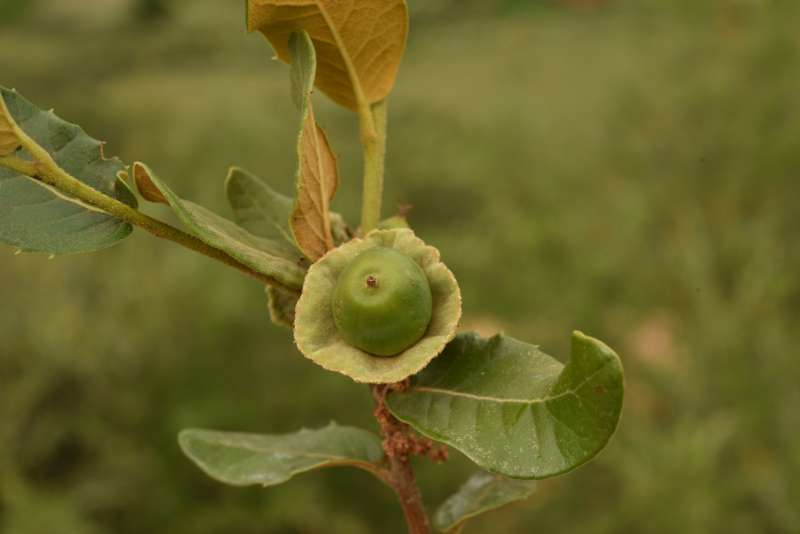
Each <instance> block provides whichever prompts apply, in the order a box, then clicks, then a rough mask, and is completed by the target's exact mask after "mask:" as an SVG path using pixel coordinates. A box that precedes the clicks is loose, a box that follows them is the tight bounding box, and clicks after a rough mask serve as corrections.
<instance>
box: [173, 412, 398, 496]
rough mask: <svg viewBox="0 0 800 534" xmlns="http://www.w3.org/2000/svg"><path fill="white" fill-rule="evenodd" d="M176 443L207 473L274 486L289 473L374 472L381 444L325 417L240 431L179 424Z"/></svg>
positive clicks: (230, 480) (367, 434) (225, 479)
mask: <svg viewBox="0 0 800 534" xmlns="http://www.w3.org/2000/svg"><path fill="white" fill-rule="evenodd" d="M178 442H179V443H180V446H181V449H183V452H184V454H186V456H188V457H189V458H190V459H191V460H192V461H193V462H194V463H195V464H197V466H198V467H200V469H202V470H203V471H204V472H205V473H206V474H207V475H208V476H210V477H211V478H213V479H215V480H218V481H219V482H222V483H224V484H230V485H233V486H251V485H261V486H275V485H277V484H281V483H283V482H286V481H287V480H289V479H290V478H292V477H293V476H294V475H297V474H299V473H303V472H305V471H310V470H311V469H318V468H322V467H333V466H338V465H350V466H353V467H358V468H361V469H365V470H367V471H369V472H371V473H373V474H376V475H378V476H380V475H379V469H380V467H379V463H380V462H381V461H382V459H383V448H382V446H381V440H380V438H378V436H376V435H374V434H372V433H371V432H367V431H366V430H362V429H360V428H354V427H347V426H338V425H337V424H336V423H330V424H329V425H328V426H326V427H324V428H320V429H317V430H308V429H303V430H301V431H299V432H296V433H294V434H282V435H269V434H244V433H235V432H217V431H213V430H194V429H191V430H184V431H183V432H181V433H180V435H179V437H178Z"/></svg>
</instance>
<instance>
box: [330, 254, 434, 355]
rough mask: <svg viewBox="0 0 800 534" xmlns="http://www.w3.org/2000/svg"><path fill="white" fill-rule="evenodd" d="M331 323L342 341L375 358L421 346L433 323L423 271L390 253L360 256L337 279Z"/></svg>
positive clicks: (404, 257)
mask: <svg viewBox="0 0 800 534" xmlns="http://www.w3.org/2000/svg"><path fill="white" fill-rule="evenodd" d="M332 304H333V320H334V322H335V323H336V328H338V329H339V333H340V334H341V335H342V337H343V338H344V339H345V341H347V342H348V343H350V344H351V345H353V346H354V347H358V348H359V349H361V350H363V351H366V352H369V353H370V354H375V355H376V356H394V355H396V354H398V353H400V352H402V351H404V350H405V349H407V348H408V347H410V346H411V345H413V344H414V343H416V342H417V341H419V339H420V338H421V337H422V335H423V334H424V333H425V330H427V329H428V323H430V322H431V309H432V297H431V287H430V284H428V279H427V277H426V276H425V271H423V270H422V268H421V267H420V266H419V265H417V264H416V263H415V262H414V260H412V259H411V258H409V257H408V256H406V255H404V254H402V253H400V252H398V251H396V250H394V249H391V248H386V247H379V248H374V249H372V250H368V251H366V252H364V253H362V254H360V255H359V256H358V257H357V258H356V259H354V260H353V261H352V262H351V263H350V264H349V265H348V266H347V268H345V270H344V271H342V273H341V274H340V275H339V279H338V281H337V282H336V287H335V288H334V290H333V303H332Z"/></svg>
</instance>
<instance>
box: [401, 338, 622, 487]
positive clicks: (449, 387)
mask: <svg viewBox="0 0 800 534" xmlns="http://www.w3.org/2000/svg"><path fill="white" fill-rule="evenodd" d="M623 389H624V385H623V374H622V365H621V363H620V360H619V357H618V356H617V355H616V354H615V353H614V351H612V350H611V349H610V348H608V347H607V346H606V345H605V344H603V343H602V342H600V341H598V340H596V339H593V338H591V337H588V336H585V335H583V334H581V333H579V332H575V333H574V334H573V336H572V356H571V358H570V361H569V363H567V365H566V366H565V365H563V364H562V363H560V362H559V361H557V360H555V359H554V358H552V357H550V356H548V355H547V354H545V353H543V352H541V351H540V350H539V349H538V348H537V347H536V346H534V345H530V344H527V343H523V342H521V341H517V340H515V339H513V338H510V337H508V336H503V335H498V336H494V337H492V338H489V339H482V338H481V337H479V336H478V335H477V334H475V333H465V334H460V335H458V336H457V337H456V338H455V339H454V340H453V341H452V342H451V343H450V344H449V345H448V346H447V347H446V348H445V350H444V352H443V353H442V355H441V356H439V357H438V358H436V359H435V360H433V362H431V364H430V365H428V367H426V368H425V369H424V370H422V372H420V373H419V374H418V375H417V376H416V377H414V379H413V382H412V385H411V387H410V388H409V389H407V390H406V391H403V392H397V393H393V394H391V395H389V397H388V398H387V406H388V407H389V409H390V410H391V411H392V413H393V414H394V415H395V416H396V417H397V418H398V419H400V420H402V421H404V422H406V423H408V424H410V425H411V426H412V427H413V428H414V429H415V430H417V431H418V432H420V433H422V434H424V435H426V436H428V437H430V438H432V439H435V440H438V441H441V442H444V443H447V444H448V445H450V446H452V447H454V448H456V449H458V450H459V451H461V452H463V453H464V454H465V455H466V456H468V457H469V458H470V459H472V460H473V461H474V462H475V463H476V464H478V465H479V466H480V467H482V468H484V469H487V470H489V471H492V472H495V473H499V474H503V475H506V476H510V477H515V478H536V479H538V478H546V477H550V476H554V475H558V474H561V473H565V472H567V471H570V470H571V469H574V468H576V467H578V466H579V465H581V464H583V463H585V462H587V461H589V460H591V459H592V458H593V457H594V456H595V455H596V454H597V453H599V452H600V450H601V449H603V447H604V446H605V445H606V443H608V440H609V439H610V438H611V436H612V434H613V433H614V431H615V429H616V427H617V423H618V421H619V417H620V413H621V410H622V399H623Z"/></svg>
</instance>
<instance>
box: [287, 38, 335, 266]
mask: <svg viewBox="0 0 800 534" xmlns="http://www.w3.org/2000/svg"><path fill="white" fill-rule="evenodd" d="M289 49H290V51H291V58H292V63H291V70H290V75H291V82H292V98H293V99H294V102H295V104H296V105H297V106H298V107H299V109H300V115H301V123H300V134H299V136H298V140H297V159H298V164H297V176H296V180H297V199H296V200H295V204H294V208H293V209H292V213H291V216H290V218H289V226H290V228H291V231H292V235H293V236H294V239H295V241H296V242H297V244H298V246H299V247H300V249H301V250H302V251H303V253H304V254H305V255H306V257H308V258H309V259H311V260H318V259H319V258H321V257H322V256H324V255H325V253H326V252H327V251H329V250H330V249H332V248H333V246H334V244H333V234H332V232H331V220H330V202H331V200H333V196H334V194H336V187H337V186H338V183H339V175H338V172H337V170H336V157H335V156H334V154H333V150H331V147H330V144H329V143H328V138H327V137H326V136H325V132H323V131H322V128H320V127H319V126H318V125H317V123H316V121H315V120H314V110H313V108H312V106H311V91H312V89H313V81H314V72H315V69H316V59H315V55H314V45H313V43H312V42H311V39H310V38H309V36H308V34H307V33H306V32H297V33H293V34H292V36H291V37H290V39H289Z"/></svg>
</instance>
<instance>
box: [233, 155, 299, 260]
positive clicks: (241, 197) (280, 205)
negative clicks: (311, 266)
mask: <svg viewBox="0 0 800 534" xmlns="http://www.w3.org/2000/svg"><path fill="white" fill-rule="evenodd" d="M225 191H226V193H227V195H228V201H229V202H230V205H231V207H232V208H233V213H234V216H235V220H236V222H237V223H238V224H239V225H241V226H242V228H244V229H245V230H247V231H248V232H250V233H251V234H255V235H257V236H259V237H266V238H270V239H272V238H281V239H285V240H286V241H287V242H288V243H291V244H292V245H294V244H295V242H294V238H293V237H292V234H291V231H290V230H289V216H290V215H291V213H292V208H293V205H294V202H293V201H292V199H291V198H289V197H287V196H286V195H282V194H280V193H278V192H277V191H275V190H274V189H272V188H271V187H269V186H268V185H267V184H266V183H265V182H264V181H263V180H260V179H259V178H257V177H256V176H255V175H253V174H251V173H249V172H247V171H246V170H244V169H240V168H239V167H231V169H230V170H229V171H228V177H227V178H226V179H225Z"/></svg>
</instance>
